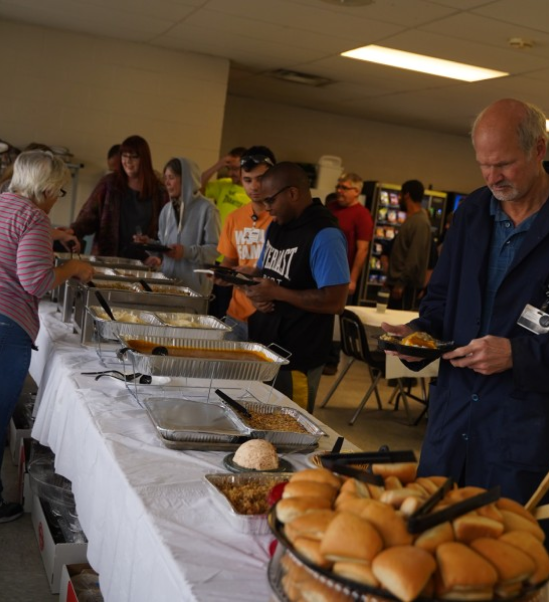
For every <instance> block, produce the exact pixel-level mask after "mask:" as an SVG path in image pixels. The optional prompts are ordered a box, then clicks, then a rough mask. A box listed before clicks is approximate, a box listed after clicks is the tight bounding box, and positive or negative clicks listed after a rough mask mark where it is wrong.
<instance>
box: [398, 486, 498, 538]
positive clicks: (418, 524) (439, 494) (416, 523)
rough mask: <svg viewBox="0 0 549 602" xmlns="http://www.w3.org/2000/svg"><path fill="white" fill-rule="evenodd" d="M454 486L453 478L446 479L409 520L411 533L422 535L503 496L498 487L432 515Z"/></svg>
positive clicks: (408, 527) (408, 525)
mask: <svg viewBox="0 0 549 602" xmlns="http://www.w3.org/2000/svg"><path fill="white" fill-rule="evenodd" d="M453 484H454V481H453V479H452V478H449V479H446V481H445V483H444V485H442V487H440V488H439V489H438V491H436V492H435V493H434V494H433V495H432V496H431V497H430V498H429V499H428V500H427V501H426V502H425V503H424V504H422V505H421V506H420V507H419V508H418V509H417V510H416V511H415V512H414V513H413V514H412V515H411V516H410V517H409V518H408V521H407V525H406V526H407V529H408V532H409V533H421V532H423V531H426V530H427V529H431V528H432V527H436V526H437V525H441V524H442V523H445V522H447V521H451V520H454V519H455V518H458V517H459V516H461V515H462V514H467V512H471V511H472V510H476V509H477V508H480V507H482V506H486V505H487V504H491V503H493V502H496V501H497V500H499V498H500V496H501V488H500V487H499V485H498V486H496V487H492V489H488V491H484V492H483V493H479V494H478V495H473V496H472V497H469V498H467V499H465V500H463V501H461V502H457V503H456V504H452V505H451V506H448V507H447V508H443V509H442V510H439V511H438V512H433V513H432V514H430V512H431V510H432V509H433V508H434V507H435V506H436V505H437V504H438V502H440V501H441V500H442V499H443V498H444V496H445V495H446V494H447V493H448V491H449V490H450V489H451V487H452V486H453Z"/></svg>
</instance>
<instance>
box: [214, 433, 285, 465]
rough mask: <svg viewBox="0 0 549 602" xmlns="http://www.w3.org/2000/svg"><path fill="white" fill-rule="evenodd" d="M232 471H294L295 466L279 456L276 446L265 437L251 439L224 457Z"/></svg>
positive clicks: (224, 462) (224, 463) (225, 462)
mask: <svg viewBox="0 0 549 602" xmlns="http://www.w3.org/2000/svg"><path fill="white" fill-rule="evenodd" d="M223 465H224V466H225V468H227V469H228V470H230V471H231V472H292V471H293V466H292V465H291V464H290V462H288V460H285V459H284V458H279V456H278V453H277V451H276V447H275V446H274V445H273V444H272V443H270V442H269V441H266V440H265V439H250V441H245V442H244V443H242V445H240V447H239V448H238V449H237V450H236V451H235V452H233V453H231V454H228V455H227V456H225V458H223Z"/></svg>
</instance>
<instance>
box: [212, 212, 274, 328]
mask: <svg viewBox="0 0 549 602" xmlns="http://www.w3.org/2000/svg"><path fill="white" fill-rule="evenodd" d="M252 215H253V209H252V206H251V204H250V205H245V206H244V207H240V209H236V211H233V212H232V213H230V214H229V215H228V216H227V220H226V222H225V225H224V226H223V229H222V230H221V235H220V237H219V244H218V245H217V250H218V251H219V252H220V253H221V254H222V255H224V256H225V257H227V258H228V259H233V260H234V259H236V260H237V261H238V265H245V266H251V267H255V265H256V263H257V260H258V259H259V256H260V254H261V250H262V249H263V244H264V243H265V230H266V229H267V226H268V225H269V224H270V223H271V216H270V215H269V214H268V213H267V212H266V211H265V212H263V213H262V214H261V215H260V216H259V217H258V219H257V220H256V221H255V222H254V220H253V219H252ZM254 312H255V307H254V306H253V305H252V302H251V301H250V300H249V299H248V297H246V295H245V294H244V293H243V292H242V291H241V290H240V289H239V287H237V286H235V287H234V288H233V296H232V298H231V302H230V303H229V308H228V309H227V314H228V315H229V316H231V317H232V318H235V319H236V320H241V321H243V322H245V321H247V319H248V317H249V316H251V315H252V314H253V313H254Z"/></svg>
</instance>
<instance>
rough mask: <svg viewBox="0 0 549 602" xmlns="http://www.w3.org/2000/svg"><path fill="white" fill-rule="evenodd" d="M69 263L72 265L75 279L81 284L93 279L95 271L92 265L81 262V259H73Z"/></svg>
mask: <svg viewBox="0 0 549 602" xmlns="http://www.w3.org/2000/svg"><path fill="white" fill-rule="evenodd" d="M69 263H70V264H71V266H70V267H71V271H72V277H73V278H76V279H78V280H80V281H81V282H89V281H90V280H91V279H92V278H93V275H94V269H93V266H92V265H91V263H88V262H87V261H81V260H80V259H71V260H70V262H69Z"/></svg>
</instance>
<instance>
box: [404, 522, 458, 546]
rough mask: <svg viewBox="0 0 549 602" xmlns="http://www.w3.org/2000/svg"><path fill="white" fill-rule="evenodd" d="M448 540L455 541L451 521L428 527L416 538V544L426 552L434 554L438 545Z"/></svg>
mask: <svg viewBox="0 0 549 602" xmlns="http://www.w3.org/2000/svg"><path fill="white" fill-rule="evenodd" d="M447 541H454V529H453V528H452V523H450V522H449V521H447V522H445V523H441V524H440V525H436V526H435V527H431V528H430V529H427V530H426V531H424V532H423V533H420V535H419V536H418V537H417V538H416V540H415V541H414V545H415V546H416V547H417V548H421V549H423V550H425V551H426V552H430V553H431V554H434V553H435V551H436V549H437V548H438V546H439V545H440V544H442V543H446V542H447Z"/></svg>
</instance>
